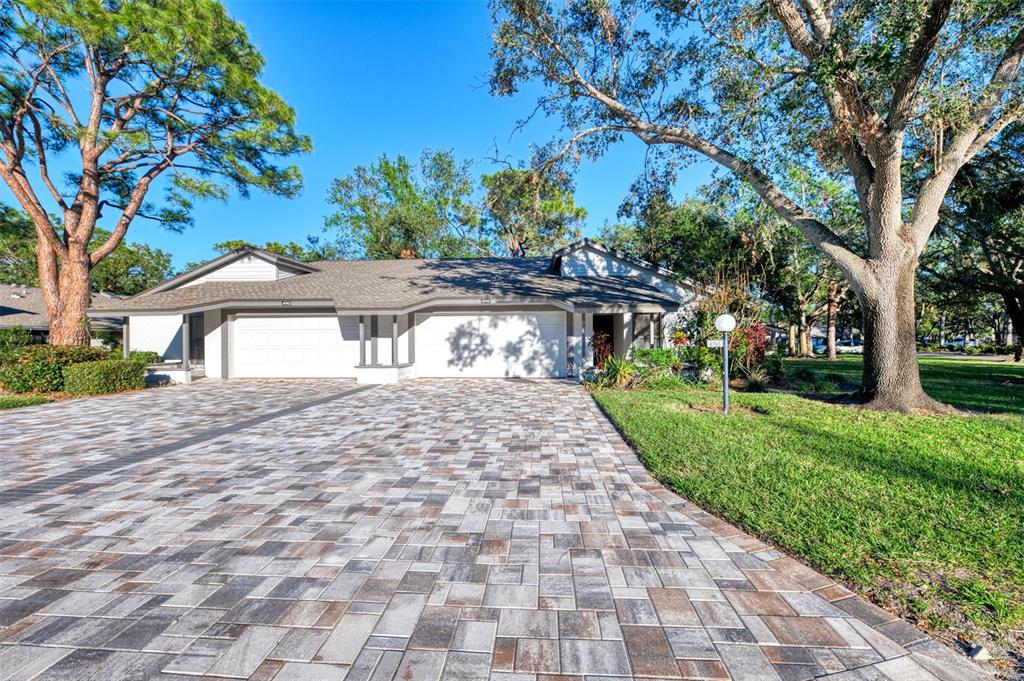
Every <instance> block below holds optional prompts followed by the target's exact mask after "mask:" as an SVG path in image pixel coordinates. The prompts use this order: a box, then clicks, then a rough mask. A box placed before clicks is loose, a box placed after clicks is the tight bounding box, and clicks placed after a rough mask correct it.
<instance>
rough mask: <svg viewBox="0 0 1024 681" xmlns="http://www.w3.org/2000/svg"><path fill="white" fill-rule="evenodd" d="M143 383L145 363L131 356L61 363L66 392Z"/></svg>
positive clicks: (97, 392) (134, 387)
mask: <svg viewBox="0 0 1024 681" xmlns="http://www.w3.org/2000/svg"><path fill="white" fill-rule="evenodd" d="M145 387H146V365H145V363H143V362H139V361H137V360H131V359H105V360H101V361H99V362H82V363H81V364H71V365H69V366H66V367H64V391H65V392H67V393H68V394H70V395H105V394H107V393H116V392H121V391H122V390H137V389H139V388H145Z"/></svg>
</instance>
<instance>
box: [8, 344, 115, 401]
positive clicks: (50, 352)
mask: <svg viewBox="0 0 1024 681" xmlns="http://www.w3.org/2000/svg"><path fill="white" fill-rule="evenodd" d="M108 356H109V353H108V352H107V351H106V350H101V349H99V348H90V347H87V346H82V345H29V346H26V347H24V348H21V349H20V350H18V351H17V352H16V353H15V354H14V356H13V357H12V358H11V359H10V360H9V361H7V362H4V363H3V364H2V365H0V384H3V387H4V388H5V389H7V390H9V391H11V392H13V393H28V392H40V393H46V392H59V391H61V390H63V389H64V368H65V367H67V366H70V365H72V364H80V363H82V362H94V361H96V360H100V359H106V358H107V357H108Z"/></svg>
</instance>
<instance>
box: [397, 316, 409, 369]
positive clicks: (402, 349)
mask: <svg viewBox="0 0 1024 681" xmlns="http://www.w3.org/2000/svg"><path fill="white" fill-rule="evenodd" d="M411 337H412V334H411V332H410V327H409V315H407V314H403V315H399V316H398V363H399V364H408V363H409V347H410V342H411Z"/></svg>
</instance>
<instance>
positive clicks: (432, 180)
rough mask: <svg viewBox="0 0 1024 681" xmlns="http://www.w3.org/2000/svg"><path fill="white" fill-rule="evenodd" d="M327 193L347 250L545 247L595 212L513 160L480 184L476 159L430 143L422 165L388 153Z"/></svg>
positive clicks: (378, 253) (554, 245)
mask: <svg viewBox="0 0 1024 681" xmlns="http://www.w3.org/2000/svg"><path fill="white" fill-rule="evenodd" d="M327 201H328V203H331V204H332V205H334V206H335V207H336V210H335V212H334V213H332V214H331V215H329V216H328V217H327V219H326V220H325V223H324V229H325V230H327V231H328V232H333V233H335V234H336V244H335V245H336V246H337V248H338V249H339V251H340V252H341V253H343V254H345V255H348V256H352V257H365V258H372V259H385V258H435V257H438V258H458V257H475V256H488V255H509V256H512V257H521V256H524V255H544V254H547V253H550V252H551V251H554V250H556V249H558V248H560V247H561V246H563V245H565V244H566V243H568V242H569V241H572V240H573V239H576V238H578V237H579V234H580V226H581V224H582V221H583V219H584V218H585V217H586V214H587V213H586V211H585V210H584V209H583V208H581V207H579V206H577V205H576V202H575V199H574V198H573V195H572V192H571V191H570V189H569V186H568V184H567V183H565V182H558V181H556V180H555V179H552V178H550V177H544V176H541V175H540V174H539V173H537V172H535V171H532V170H524V169H514V168H507V169H504V170H499V171H497V172H494V173H491V174H488V175H484V176H483V177H482V178H481V181H480V185H479V186H478V185H477V184H476V183H475V182H474V181H473V178H472V176H471V174H470V163H469V162H468V161H465V162H458V161H456V160H455V157H454V155H453V154H452V152H450V151H437V150H430V149H425V150H424V151H423V154H422V156H421V157H420V160H419V163H418V164H417V165H415V166H414V165H413V164H412V163H410V162H409V161H408V160H407V159H406V158H405V157H404V156H398V157H396V158H395V159H391V158H389V157H388V156H387V155H386V154H385V155H381V157H380V158H379V159H378V160H377V162H376V163H375V164H373V165H372V166H368V167H367V166H358V167H357V168H356V169H355V170H354V171H353V172H352V173H351V174H349V175H347V176H346V177H342V178H339V179H336V180H334V182H333V184H332V185H331V189H330V193H329V195H328V198H327Z"/></svg>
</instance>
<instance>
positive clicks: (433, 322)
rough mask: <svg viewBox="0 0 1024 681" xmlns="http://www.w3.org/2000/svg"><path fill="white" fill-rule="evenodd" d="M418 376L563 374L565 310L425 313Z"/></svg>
mask: <svg viewBox="0 0 1024 681" xmlns="http://www.w3.org/2000/svg"><path fill="white" fill-rule="evenodd" d="M416 323H417V325H416V373H417V375H418V376H472V377H479V378H490V377H509V378H539V377H552V376H563V375H564V370H565V314H564V313H562V312H537V313H523V314H444V313H432V314H420V315H417V316H416Z"/></svg>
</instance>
